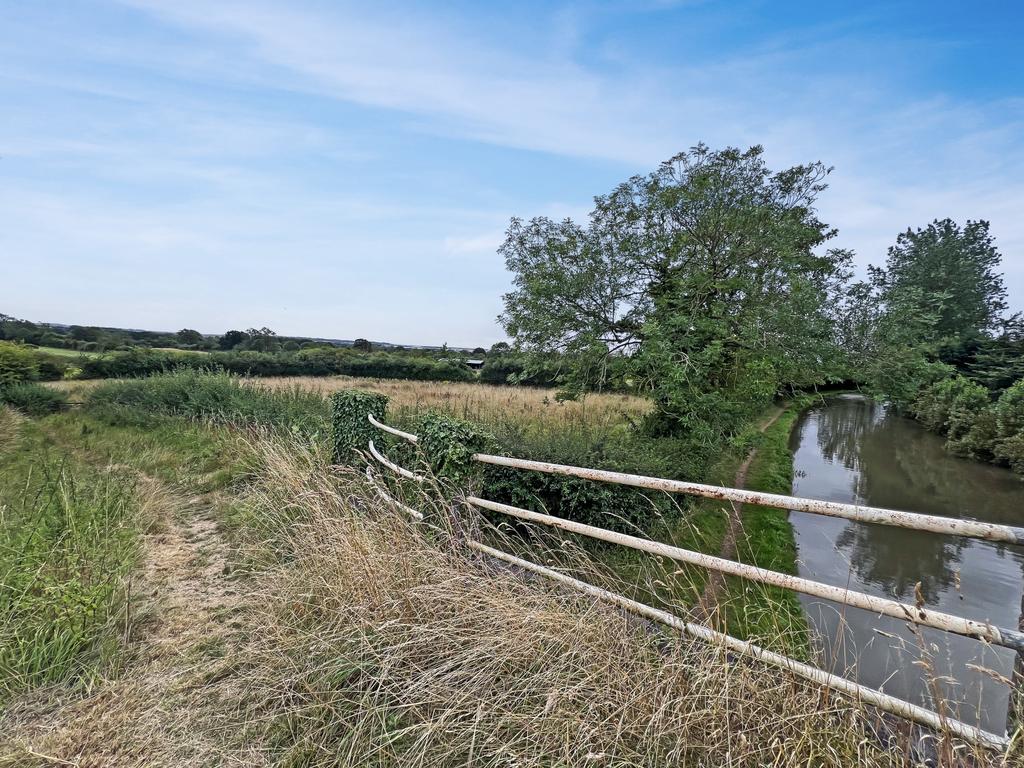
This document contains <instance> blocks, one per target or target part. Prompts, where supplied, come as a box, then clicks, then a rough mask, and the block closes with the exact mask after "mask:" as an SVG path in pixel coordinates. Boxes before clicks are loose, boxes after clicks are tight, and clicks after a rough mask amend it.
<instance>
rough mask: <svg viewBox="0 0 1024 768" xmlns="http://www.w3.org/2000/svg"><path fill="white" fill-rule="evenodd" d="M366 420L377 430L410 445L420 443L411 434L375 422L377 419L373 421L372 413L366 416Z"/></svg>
mask: <svg viewBox="0 0 1024 768" xmlns="http://www.w3.org/2000/svg"><path fill="white" fill-rule="evenodd" d="M366 418H367V419H368V420H369V422H370V423H371V424H372V425H373V426H375V427H376V428H377V429H382V430H384V431H385V432H390V433H391V434H392V435H395V436H396V437H400V438H402V439H403V440H408V441H409V442H410V443H418V442H419V441H420V439H419V438H418V437H416V435H414V434H413V433H412V432H403V431H402V430H400V429H398V428H397V427H389V426H388V425H387V424H384V423H382V422H379V421H377V419H375V418H374V417H373V414H372V413H368V414H366Z"/></svg>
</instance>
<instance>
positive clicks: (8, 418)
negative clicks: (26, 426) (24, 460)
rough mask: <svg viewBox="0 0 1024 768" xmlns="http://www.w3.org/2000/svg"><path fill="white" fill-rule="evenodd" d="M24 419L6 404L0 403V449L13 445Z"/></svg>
mask: <svg viewBox="0 0 1024 768" xmlns="http://www.w3.org/2000/svg"><path fill="white" fill-rule="evenodd" d="M24 420H25V417H24V416H22V415H21V414H20V413H19V412H18V411H16V410H14V409H13V408H10V407H9V406H6V405H0V451H2V450H6V449H7V447H8V446H10V445H13V444H14V441H15V440H17V438H18V433H19V431H20V430H21V423H22V422H23V421H24Z"/></svg>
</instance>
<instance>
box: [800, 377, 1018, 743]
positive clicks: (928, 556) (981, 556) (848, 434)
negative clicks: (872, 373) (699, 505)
mask: <svg viewBox="0 0 1024 768" xmlns="http://www.w3.org/2000/svg"><path fill="white" fill-rule="evenodd" d="M790 445H791V448H792V450H793V464H794V480H793V494H794V495H797V496H805V497H810V498H816V499H827V500H830V501H841V502H852V503H858V504H868V505H872V506H878V507H889V508H892V509H902V510H908V511H913V512H925V513H930V514H936V515H946V516H950V517H972V518H977V519H979V520H985V521H989V522H994V523H1007V524H1011V525H1022V524H1024V483H1022V482H1021V481H1020V480H1019V479H1018V478H1017V477H1015V476H1014V475H1013V474H1012V473H1010V472H1009V471H1007V470H1004V469H1000V468H998V467H993V466H990V465H987V464H981V463H977V462H972V461H967V460H964V459H959V458H957V457H955V456H952V455H950V454H949V453H947V452H946V451H945V449H944V448H943V440H942V438H940V437H938V436H936V435H934V434H932V433H930V432H927V431H926V430H925V429H923V428H922V427H921V426H920V425H918V424H917V423H916V422H914V421H912V420H910V419H907V418H904V417H901V416H899V415H897V414H895V413H893V412H892V411H890V410H889V409H887V408H886V407H885V406H884V405H881V404H879V403H875V402H873V401H871V400H869V399H867V398H864V397H861V396H858V395H842V396H838V397H834V398H831V399H829V400H827V401H825V402H824V403H823V404H821V405H818V406H815V407H813V408H811V409H810V410H808V411H806V412H805V413H804V414H802V415H801V417H800V418H799V419H798V421H797V423H796V425H795V426H794V429H793V432H792V435H791V437H790ZM790 521H791V522H792V524H793V528H794V531H795V533H796V539H797V547H798V560H799V563H798V567H799V572H800V575H801V576H804V577H807V578H811V579H815V580H818V581H824V582H827V583H829V584H835V585H838V586H848V587H850V588H851V589H854V590H858V591H862V592H867V593H869V594H873V595H879V596H884V597H890V598H897V599H900V600H903V601H905V602H909V603H913V602H914V601H915V599H916V597H917V595H918V594H920V596H921V597H923V598H924V601H925V604H926V605H927V606H929V607H933V608H937V609H939V610H942V611H945V612H948V613H953V614H958V615H962V616H966V617H968V618H972V619H978V620H987V621H990V622H992V623H993V624H996V625H999V626H1004V627H1016V626H1017V624H1018V620H1019V617H1020V613H1021V590H1022V582H1024V549H1022V548H1020V547H1015V546H1012V545H1005V544H992V543H989V542H985V541H976V540H971V539H963V538H958V537H952V536H943V535H937V534H932V533H925V532H919V531H910V530H904V529H900V528H892V527H888V526H880V525H872V524H866V523H856V522H850V521H847V520H840V519H836V518H829V517H823V516H820V515H811V514H807V513H803V512H791V513H790ZM918 591H919V592H918ZM803 603H804V607H805V609H806V611H807V615H808V617H809V619H810V621H811V624H812V626H813V627H814V628H815V630H816V633H817V635H818V637H819V643H820V650H821V653H822V655H823V659H824V661H825V663H826V666H829V667H830V668H831V669H832V670H834V671H836V672H837V673H840V674H844V675H846V676H849V677H853V678H855V679H857V680H858V681H859V682H861V683H863V684H865V685H869V686H872V687H875V688H881V689H883V690H884V691H885V692H887V693H890V694H892V695H895V696H899V697H900V698H905V699H908V700H910V701H913V702H915V703H919V704H924V705H926V706H928V707H930V708H935V706H936V700H935V697H936V696H939V697H941V698H942V699H943V700H945V702H946V706H947V707H948V709H947V710H946V711H947V712H948V713H949V714H951V715H954V716H956V717H959V718H960V719H962V720H965V721H966V722H969V723H974V724H978V725H981V726H982V727H983V728H985V729H987V730H991V731H994V732H996V733H1002V732H1003V730H1004V728H1005V725H1006V710H1007V701H1008V690H1007V687H1006V686H1005V684H1003V683H1001V682H1000V681H999V680H998V676H1004V677H1008V676H1009V675H1010V673H1011V671H1012V666H1013V654H1012V652H1010V651H1007V650H1005V649H1002V648H992V647H986V646H985V644H984V643H981V642H979V641H976V640H972V639H969V638H964V637H959V636H954V635H947V634H945V633H943V632H939V631H937V630H930V629H919V630H918V631H917V632H915V631H913V630H911V629H909V628H908V626H907V624H906V623H905V622H901V621H897V620H895V619H889V618H885V617H879V616H875V615H873V614H870V613H867V612H864V611H861V610H859V609H855V608H844V607H843V606H837V605H835V604H831V603H824V602H822V601H820V600H818V599H817V598H811V597H804V598H803Z"/></svg>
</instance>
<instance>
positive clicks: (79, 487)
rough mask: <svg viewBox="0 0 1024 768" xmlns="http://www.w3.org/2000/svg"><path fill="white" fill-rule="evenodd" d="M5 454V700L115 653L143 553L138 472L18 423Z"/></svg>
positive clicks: (0, 634)
mask: <svg viewBox="0 0 1024 768" xmlns="http://www.w3.org/2000/svg"><path fill="white" fill-rule="evenodd" d="M17 432H18V433H17V434H16V435H15V436H14V438H13V444H12V445H9V446H8V447H9V448H11V449H12V450H5V451H4V452H3V453H2V454H0V456H2V457H0V501H2V506H0V701H2V700H4V699H6V698H8V697H10V696H11V695H13V694H14V693H16V692H18V691H19V690H22V689H25V688H28V687H32V686H36V685H41V684H45V683H52V682H63V681H67V680H72V679H78V678H83V677H88V676H89V675H91V674H92V673H93V672H95V671H98V670H102V669H104V668H105V667H106V666H108V665H109V664H110V663H111V662H112V660H113V659H114V658H115V657H116V649H117V646H118V638H119V634H120V632H121V630H122V628H123V622H122V620H121V619H122V616H123V612H124V610H125V607H126V606H127V604H128V602H129V599H130V597H129V591H128V575H129V574H130V573H131V571H132V569H133V568H134V566H135V563H136V560H137V557H138V541H139V538H138V534H139V525H140V520H139V518H138V512H139V509H140V505H141V496H140V494H139V489H138V480H137V476H135V475H134V474H132V473H129V472H124V471H116V470H106V469H103V470H100V469H96V468H94V467H91V466H89V465H88V464H85V463H84V462H81V461H79V460H76V459H75V457H73V456H71V455H69V454H67V453H66V452H65V451H63V450H61V449H60V448H59V447H58V446H56V445H55V444H54V442H53V440H52V438H51V437H50V436H49V435H48V434H47V432H46V431H45V429H44V428H43V427H41V426H40V425H39V424H38V423H36V422H32V421H24V422H21V423H20V424H19V425H18V429H17Z"/></svg>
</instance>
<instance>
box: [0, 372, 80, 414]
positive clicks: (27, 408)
mask: <svg viewBox="0 0 1024 768" xmlns="http://www.w3.org/2000/svg"><path fill="white" fill-rule="evenodd" d="M0 403H4V404H6V405H9V406H11V407H12V408H17V409H18V410H19V411H21V412H22V413H24V414H26V415H28V416H46V415H47V414H49V413H55V412H56V411H59V410H61V409H62V408H64V407H65V406H66V405H67V403H68V398H67V395H65V394H64V393H63V392H58V391H56V390H53V389H50V388H49V387H44V386H43V385H42V384H37V383H35V382H32V381H28V382H22V383H21V384H13V385H10V386H6V387H0Z"/></svg>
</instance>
